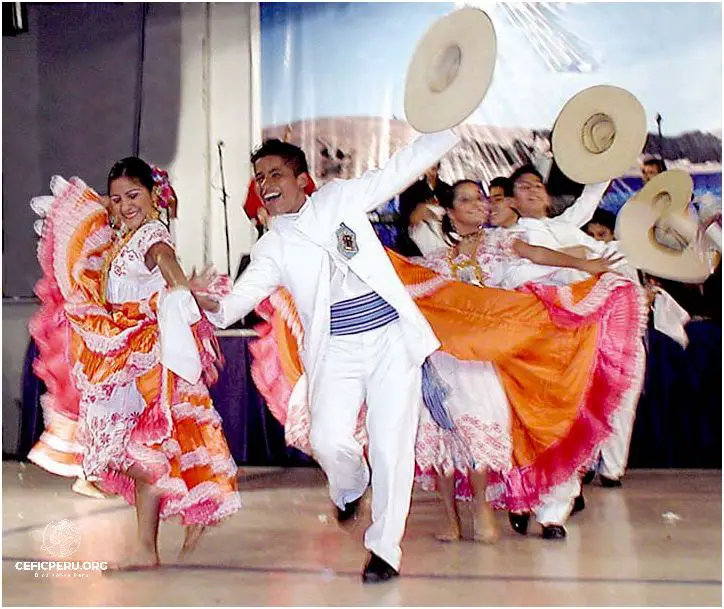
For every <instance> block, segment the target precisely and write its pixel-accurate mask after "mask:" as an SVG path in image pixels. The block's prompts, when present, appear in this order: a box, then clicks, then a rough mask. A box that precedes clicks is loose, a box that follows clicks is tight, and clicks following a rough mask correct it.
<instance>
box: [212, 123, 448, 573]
mask: <svg viewBox="0 0 724 609" xmlns="http://www.w3.org/2000/svg"><path fill="white" fill-rule="evenodd" d="M458 141H459V138H458V136H457V135H455V134H454V133H453V132H452V131H449V130H448V131H442V132H439V133H434V134H428V135H423V136H420V137H419V138H418V139H417V140H416V141H414V142H413V143H412V144H410V145H409V146H407V147H406V148H404V149H402V150H400V151H398V152H397V154H395V155H394V156H393V157H392V158H391V159H390V160H389V162H388V163H387V164H386V165H385V166H384V168H383V169H378V170H374V171H368V172H367V173H365V174H364V175H363V176H362V177H359V178H356V179H352V180H335V181H332V182H330V183H328V184H326V185H325V186H324V187H322V188H320V189H319V190H318V191H317V192H315V193H314V194H312V195H311V196H309V197H307V196H306V195H305V194H304V187H305V186H306V184H307V181H308V180H309V175H308V169H307V162H306V158H305V156H304V153H303V152H302V150H301V149H299V148H298V147H296V146H293V145H291V144H287V143H283V142H280V141H279V140H270V141H267V142H266V143H265V144H264V145H263V146H262V147H261V148H260V149H259V150H257V151H256V152H255V153H254V154H253V155H252V159H251V160H252V163H253V164H254V172H255V177H256V182H257V186H258V190H259V194H260V195H261V197H262V200H263V202H264V206H265V207H266V208H267V210H268V211H269V213H270V215H272V216H274V217H275V219H274V221H273V222H272V223H271V228H270V230H269V232H267V233H266V234H265V235H264V236H263V237H262V238H261V239H260V240H259V241H258V242H257V243H256V244H255V245H254V247H253V248H252V250H251V263H250V264H249V266H248V267H247V269H246V271H245V272H244V273H243V275H242V276H241V277H240V278H239V281H238V282H237V283H236V284H235V285H234V288H233V291H232V294H231V295H229V296H227V297H225V298H224V299H223V300H222V301H221V302H220V303H211V302H207V301H205V300H204V299H201V304H202V306H203V307H204V308H205V309H207V310H208V311H209V312H210V315H209V319H211V321H212V322H213V323H214V324H216V325H218V326H220V327H226V326H228V325H230V324H231V323H233V322H234V321H236V320H238V319H240V318H242V317H244V316H245V315H247V314H248V313H249V312H250V311H251V310H252V309H253V308H254V307H255V306H256V305H257V304H258V303H259V302H261V301H262V300H263V299H264V298H266V297H267V296H269V294H271V293H272V292H273V291H274V290H275V289H276V288H277V287H280V286H281V287H284V288H286V289H287V290H288V291H289V292H290V293H291V295H292V297H293V298H294V302H295V305H296V308H297V310H298V312H299V316H300V318H301V322H302V325H303V328H304V340H303V349H302V351H301V353H300V355H301V359H302V362H303V365H304V370H305V373H306V375H307V377H308V380H309V391H310V396H309V398H310V404H311V417H312V420H311V444H312V449H313V452H314V456H315V458H316V460H317V461H318V462H319V464H320V465H321V466H322V469H323V470H324V472H325V474H326V475H327V480H328V482H329V493H330V496H331V498H332V501H333V502H334V504H335V505H336V506H337V517H338V520H339V521H340V522H344V521H346V520H349V519H351V518H353V517H354V516H355V515H356V512H357V509H358V507H359V502H360V499H361V497H362V495H363V494H364V492H365V490H366V489H367V486H368V485H369V484H370V469H371V484H372V525H371V526H370V527H369V529H368V530H367V531H366V534H365V547H366V548H367V549H368V550H369V551H370V556H369V559H368V562H367V564H366V566H365V568H364V571H363V574H362V577H363V581H365V582H380V581H386V580H389V579H390V578H392V577H395V576H397V575H398V570H399V566H400V559H401V550H400V542H401V540H402V536H403V534H404V531H405V522H406V520H407V514H408V512H409V508H410V500H411V494H412V484H413V477H414V458H415V457H414V446H415V436H416V433H417V427H418V418H419V414H420V408H421V405H422V395H421V367H422V364H423V362H424V361H425V359H426V358H427V356H428V355H430V354H431V353H433V352H434V351H435V350H437V349H438V347H439V341H438V340H437V338H436V336H435V335H434V333H433V332H432V329H431V328H430V326H429V325H428V323H427V321H426V320H425V318H424V317H423V315H422V313H420V311H419V310H418V308H417V306H416V305H415V303H414V302H413V300H412V298H411V297H410V296H409V295H408V293H407V291H406V290H405V287H404V286H403V284H402V282H401V281H400V279H399V278H398V277H397V274H396V273H395V270H394V268H393V266H392V264H391V262H390V260H389V258H388V257H387V255H386V254H385V251H384V249H383V247H382V245H381V243H380V241H379V239H378V238H377V236H376V235H375V232H374V230H373V229H372V226H371V225H370V223H369V221H368V220H367V216H366V214H367V212H369V211H372V210H374V209H375V208H377V207H379V206H380V205H381V204H382V203H384V202H386V201H388V200H390V199H392V198H393V197H394V196H395V195H397V194H398V193H399V192H401V191H402V190H404V189H405V188H406V187H407V186H409V185H410V184H411V183H412V182H414V181H415V180H416V179H417V177H418V176H419V175H420V174H422V173H423V172H424V171H425V170H426V169H427V168H428V167H430V166H431V165H434V164H435V163H436V162H437V161H438V159H440V158H441V157H442V156H443V155H445V153H447V152H448V151H449V150H450V149H451V148H453V147H454V146H455V145H456V144H457V143H458ZM365 401H366V403H367V407H368V413H367V420H366V424H367V432H368V437H369V466H368V464H367V462H366V460H365V458H364V455H363V450H362V447H361V446H360V445H359V443H358V442H357V441H356V440H355V438H354V431H355V426H356V422H357V416H358V413H359V410H360V407H361V406H362V403H363V402H365Z"/></svg>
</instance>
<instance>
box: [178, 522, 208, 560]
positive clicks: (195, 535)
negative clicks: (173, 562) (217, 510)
mask: <svg viewBox="0 0 724 609" xmlns="http://www.w3.org/2000/svg"><path fill="white" fill-rule="evenodd" d="M205 532H206V527H205V526H204V525H202V524H192V525H189V526H187V527H186V534H185V536H184V545H183V546H182V548H181V551H180V552H179V554H178V557H179V558H186V557H187V556H189V555H190V554H191V553H192V552H193V551H194V550H195V549H196V547H197V546H198V545H199V541H200V540H201V537H202V536H203V534H204V533H205Z"/></svg>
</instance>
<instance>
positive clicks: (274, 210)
mask: <svg viewBox="0 0 724 609" xmlns="http://www.w3.org/2000/svg"><path fill="white" fill-rule="evenodd" d="M254 179H255V180H256V186H257V190H258V191H259V196H260V197H261V200H262V203H263V204H264V207H266V209H267V211H268V212H269V214H270V215H272V216H279V215H281V214H289V213H294V212H297V211H299V210H300V209H301V207H302V205H304V200H305V198H306V195H305V194H304V189H305V187H306V186H307V181H308V178H307V174H306V173H305V172H302V173H300V174H299V175H298V176H295V175H294V170H293V169H292V167H291V166H290V165H289V164H288V163H286V162H285V161H284V159H283V158H282V157H280V156H265V157H262V158H261V159H259V160H258V161H256V163H254Z"/></svg>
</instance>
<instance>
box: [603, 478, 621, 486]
mask: <svg viewBox="0 0 724 609" xmlns="http://www.w3.org/2000/svg"><path fill="white" fill-rule="evenodd" d="M601 486H602V487H603V488H621V487H622V486H623V485H622V484H621V481H620V480H616V479H615V478H606V476H601Z"/></svg>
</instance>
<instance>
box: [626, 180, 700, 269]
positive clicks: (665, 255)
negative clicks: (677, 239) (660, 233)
mask: <svg viewBox="0 0 724 609" xmlns="http://www.w3.org/2000/svg"><path fill="white" fill-rule="evenodd" d="M692 189H693V182H692V179H691V176H690V175H689V174H688V173H687V172H686V171H682V170H680V169H672V170H669V171H665V172H664V173H661V174H659V175H657V176H656V177H654V178H653V179H651V180H650V181H649V182H648V183H647V184H646V185H645V186H644V187H643V188H642V189H641V190H640V191H639V192H638V193H636V195H634V196H633V197H631V199H629V200H628V201H627V202H626V204H625V205H624V206H623V207H622V208H621V210H620V211H619V212H618V217H617V219H616V237H617V238H618V239H619V241H620V244H621V252H622V253H623V254H624V255H625V256H626V258H627V260H628V262H629V263H630V264H631V265H633V266H635V267H637V268H639V269H641V270H642V271H645V272H647V273H650V274H652V275H656V276H657V277H661V278H663V279H671V280H673V281H681V282H683V283H701V282H703V281H704V280H705V279H706V278H707V277H708V276H709V274H710V269H709V264H708V263H707V261H706V260H703V259H702V258H701V257H700V256H699V255H698V254H697V253H696V252H695V251H694V249H693V248H692V247H691V246H689V247H687V248H686V249H684V250H683V251H677V250H673V249H671V248H668V247H666V246H664V245H661V244H660V243H659V242H658V241H657V240H656V239H655V237H654V227H655V225H656V223H657V222H658V221H659V220H660V219H662V218H665V217H666V216H667V215H669V214H671V216H672V217H673V218H675V219H676V220H678V223H679V224H681V223H687V224H690V227H691V232H694V233H695V232H696V224H695V223H694V222H693V221H691V220H690V219H689V218H688V217H687V216H686V209H687V207H688V204H689V201H690V199H691V193H692ZM664 194H668V195H669V197H670V198H671V205H670V207H668V208H666V207H663V206H662V205H661V204H659V203H657V200H658V199H659V197H660V196H661V195H664Z"/></svg>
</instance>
